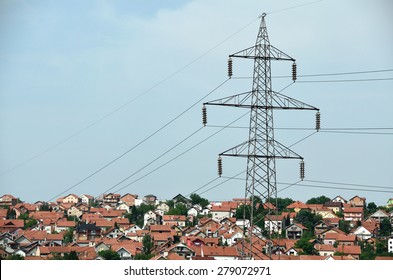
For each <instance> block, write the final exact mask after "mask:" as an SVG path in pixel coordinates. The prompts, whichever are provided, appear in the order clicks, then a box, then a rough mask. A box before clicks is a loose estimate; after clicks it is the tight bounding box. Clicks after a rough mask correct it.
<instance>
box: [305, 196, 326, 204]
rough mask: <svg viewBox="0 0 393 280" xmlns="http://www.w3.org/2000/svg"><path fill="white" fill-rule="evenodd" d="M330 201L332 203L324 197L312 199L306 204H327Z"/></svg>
mask: <svg viewBox="0 0 393 280" xmlns="http://www.w3.org/2000/svg"><path fill="white" fill-rule="evenodd" d="M329 201H331V199H330V198H328V197H326V196H324V195H322V196H318V197H313V198H310V199H309V200H307V202H306V204H325V203H326V202H329Z"/></svg>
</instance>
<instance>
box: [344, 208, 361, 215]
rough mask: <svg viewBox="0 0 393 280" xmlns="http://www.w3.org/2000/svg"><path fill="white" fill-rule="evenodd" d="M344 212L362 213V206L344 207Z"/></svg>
mask: <svg viewBox="0 0 393 280" xmlns="http://www.w3.org/2000/svg"><path fill="white" fill-rule="evenodd" d="M345 213H363V208H362V207H346V208H345V209H344V214H345Z"/></svg>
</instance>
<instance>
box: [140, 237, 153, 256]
mask: <svg viewBox="0 0 393 280" xmlns="http://www.w3.org/2000/svg"><path fill="white" fill-rule="evenodd" d="M142 245H143V253H144V254H146V255H148V254H150V253H151V250H153V247H154V244H153V240H152V238H151V236H150V235H145V236H144V237H143V239H142Z"/></svg>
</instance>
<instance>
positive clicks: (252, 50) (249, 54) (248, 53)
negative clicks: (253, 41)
mask: <svg viewBox="0 0 393 280" xmlns="http://www.w3.org/2000/svg"><path fill="white" fill-rule="evenodd" d="M263 47H265V45H261V44H259V45H255V46H252V47H249V48H247V49H244V50H241V51H238V52H236V53H234V54H231V55H229V57H239V58H249V59H265V60H287V61H296V60H295V59H294V58H293V57H291V56H289V55H287V54H286V53H284V52H283V51H281V50H279V49H277V48H276V47H274V46H272V45H267V47H268V49H269V52H268V55H267V56H266V55H259V54H258V53H260V52H259V51H258V50H259V49H260V48H263Z"/></svg>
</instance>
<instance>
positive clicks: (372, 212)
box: [367, 202, 378, 214]
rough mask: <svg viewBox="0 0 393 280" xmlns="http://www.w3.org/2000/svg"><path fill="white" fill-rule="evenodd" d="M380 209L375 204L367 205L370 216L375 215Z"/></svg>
mask: <svg viewBox="0 0 393 280" xmlns="http://www.w3.org/2000/svg"><path fill="white" fill-rule="evenodd" d="M377 209H378V207H377V205H376V204H375V203H374V202H370V203H368V204H367V211H368V214H374V213H375V212H376V211H377Z"/></svg>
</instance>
